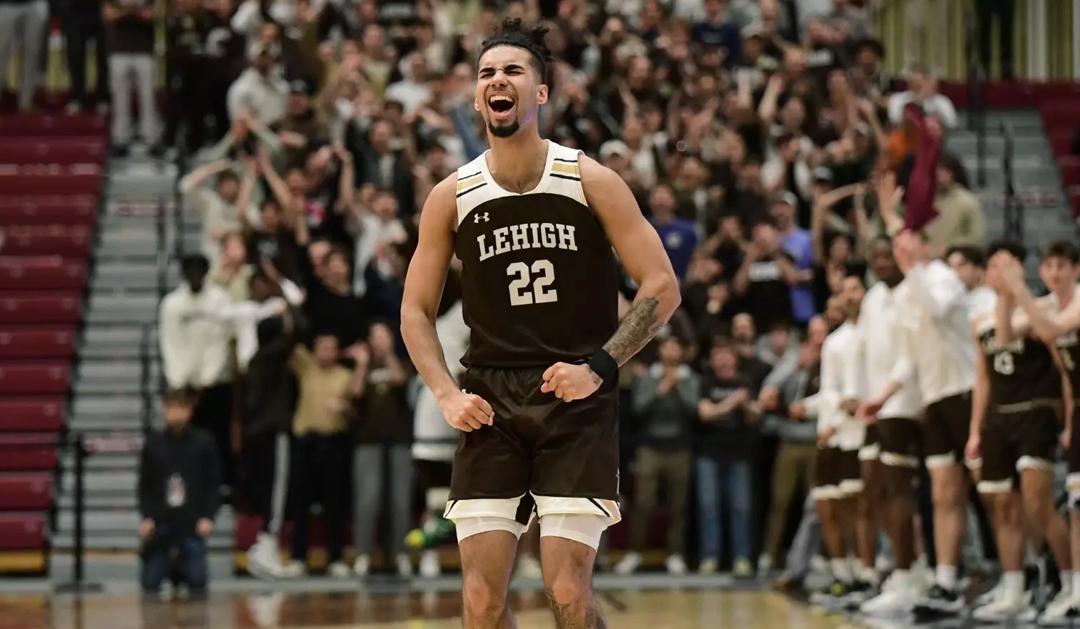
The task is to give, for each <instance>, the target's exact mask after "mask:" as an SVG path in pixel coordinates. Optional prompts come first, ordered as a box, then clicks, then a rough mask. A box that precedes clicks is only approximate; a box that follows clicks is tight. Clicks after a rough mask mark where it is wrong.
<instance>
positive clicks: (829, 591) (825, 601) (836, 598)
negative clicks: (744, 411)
mask: <svg viewBox="0 0 1080 629" xmlns="http://www.w3.org/2000/svg"><path fill="white" fill-rule="evenodd" d="M839 299H840V298H839V297H836V296H834V297H832V298H830V300H829V301H830V302H836V301H839ZM829 307H833V306H832V303H830V306H829ZM837 333H840V337H837V336H836V335H837ZM848 333H849V330H848V329H846V328H844V326H841V327H839V328H837V330H836V331H834V332H833V333H832V334H830V335H829V336H828V337H827V338H826V339H825V344H824V345H823V346H822V349H821V389H820V391H819V392H818V395H817V401H816V404H815V406H816V407H817V408H816V410H817V447H818V450H817V457H816V460H815V462H814V487H813V489H812V490H811V491H810V495H811V496H812V497H813V499H814V507H815V510H816V511H817V516H818V521H820V522H821V538H822V541H823V542H824V544H825V551H826V553H827V554H828V556H829V567H830V569H831V571H832V575H833V581H832V583H831V584H829V586H828V587H826V588H825V589H824V590H822V591H820V592H815V593H813V594H812V595H811V596H810V602H812V603H814V604H815V605H825V606H832V605H835V604H838V603H840V602H842V601H844V600H845V599H846V597H847V596H848V595H849V594H850V593H851V589H852V586H853V585H854V575H853V574H852V572H851V566H850V565H849V564H848V562H847V551H846V549H845V548H844V523H843V522H842V519H843V514H842V510H843V508H842V504H841V500H842V498H843V497H844V490H843V489H842V488H841V482H842V481H843V472H842V469H841V468H842V463H841V453H840V436H839V430H840V424H841V422H842V421H843V416H842V414H841V413H840V412H839V409H838V408H837V406H836V404H835V400H836V397H837V396H836V395H835V393H832V392H835V391H839V390H840V388H841V386H842V383H841V382H839V380H840V376H839V373H840V372H842V365H841V364H839V363H840V362H841V360H842V358H840V357H838V356H836V353H837V352H836V351H835V348H837V347H840V346H842V345H843V344H844V342H845V341H844V338H843V337H844V336H845V335H847V334H848ZM838 338H839V340H838Z"/></svg>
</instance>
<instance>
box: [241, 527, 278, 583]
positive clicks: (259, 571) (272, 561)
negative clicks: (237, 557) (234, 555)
mask: <svg viewBox="0 0 1080 629" xmlns="http://www.w3.org/2000/svg"><path fill="white" fill-rule="evenodd" d="M247 569H248V572H249V573H251V575H252V576H254V577H258V578H260V579H280V578H281V577H282V565H281V558H280V557H279V556H278V546H277V539H275V538H274V536H273V535H270V534H269V533H259V536H258V537H257V538H256V539H255V543H254V544H253V545H252V546H251V548H249V549H248V551H247Z"/></svg>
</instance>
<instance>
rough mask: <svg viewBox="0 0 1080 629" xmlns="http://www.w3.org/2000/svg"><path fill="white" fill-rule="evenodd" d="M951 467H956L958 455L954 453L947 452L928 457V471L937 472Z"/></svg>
mask: <svg viewBox="0 0 1080 629" xmlns="http://www.w3.org/2000/svg"><path fill="white" fill-rule="evenodd" d="M950 465H956V455H954V454H953V453H952V452H946V453H945V454H931V455H930V456H928V457H926V469H928V470H937V469H941V468H943V467H949V466H950Z"/></svg>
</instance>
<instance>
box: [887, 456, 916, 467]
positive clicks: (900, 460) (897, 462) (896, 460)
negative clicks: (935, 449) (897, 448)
mask: <svg viewBox="0 0 1080 629" xmlns="http://www.w3.org/2000/svg"><path fill="white" fill-rule="evenodd" d="M881 463H882V465H888V466H889V467H910V468H916V467H919V459H917V458H915V457H913V456H905V455H903V454H896V453H893V452H882V453H881Z"/></svg>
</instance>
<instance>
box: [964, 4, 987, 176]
mask: <svg viewBox="0 0 1080 629" xmlns="http://www.w3.org/2000/svg"><path fill="white" fill-rule="evenodd" d="M964 35H965V42H964V44H965V46H964V47H965V52H966V53H967V62H968V80H967V89H968V131H971V132H973V133H975V145H976V148H975V151H976V159H975V163H976V166H975V181H976V183H977V184H978V186H979V187H980V188H982V187H983V186H985V185H986V164H985V162H984V160H983V155H985V154H986V94H985V85H986V68H984V67H983V64H982V58H981V56H980V55H979V45H978V36H979V33H978V24H977V22H976V19H975V15H974V13H973V12H971V11H968V12H967V14H966V15H965V16H964Z"/></svg>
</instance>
